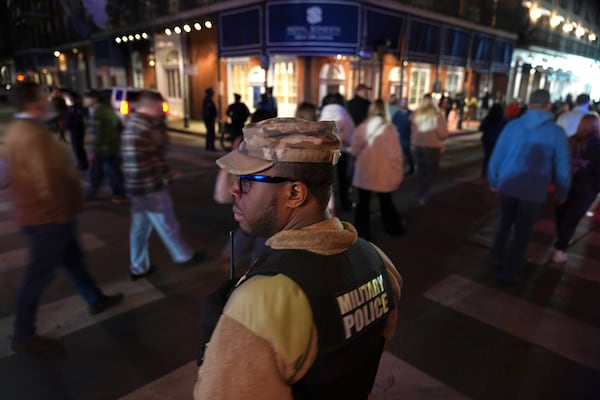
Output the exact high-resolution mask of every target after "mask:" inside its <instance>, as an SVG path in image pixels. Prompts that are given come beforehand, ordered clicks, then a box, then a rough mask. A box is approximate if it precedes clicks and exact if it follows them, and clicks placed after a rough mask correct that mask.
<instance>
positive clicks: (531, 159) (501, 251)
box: [488, 89, 571, 284]
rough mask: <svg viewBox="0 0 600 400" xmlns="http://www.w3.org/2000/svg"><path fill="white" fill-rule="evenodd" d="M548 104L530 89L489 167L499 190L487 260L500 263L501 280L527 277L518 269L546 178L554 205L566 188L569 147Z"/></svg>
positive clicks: (545, 93)
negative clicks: (525, 104) (526, 103)
mask: <svg viewBox="0 0 600 400" xmlns="http://www.w3.org/2000/svg"><path fill="white" fill-rule="evenodd" d="M551 108H552V103H550V93H549V92H548V91H547V90H543V89H540V90H536V91H535V92H533V93H532V94H531V97H530V99H529V109H528V111H527V112H526V113H525V114H523V116H522V117H520V118H517V119H515V120H513V121H510V122H509V123H508V124H506V127H505V128H504V130H503V131H502V134H501V135H500V138H499V139H498V142H497V143H496V146H495V148H494V152H493V153H492V158H491V159H490V162H489V165H488V180H489V185H490V189H491V190H492V191H497V192H498V193H499V194H500V218H499V220H498V225H497V227H496V234H495V236H494V242H493V245H492V249H491V251H490V254H489V257H488V259H489V261H490V262H491V263H492V264H494V265H498V266H501V267H502V272H501V274H500V277H499V279H500V281H501V282H502V283H506V284H511V283H515V282H518V281H521V280H523V279H525V275H524V273H523V272H522V271H520V270H519V269H520V267H521V264H522V263H523V261H524V257H525V252H526V250H527V244H528V243H529V237H530V235H531V230H532V229H533V225H534V223H535V221H536V220H537V218H538V215H539V213H540V210H541V209H542V206H543V204H544V202H545V200H546V196H547V194H548V185H549V184H550V182H554V185H555V187H556V191H555V198H556V201H557V202H558V203H562V202H564V201H565V199H566V197H567V193H568V191H569V184H570V180H571V174H570V171H571V167H570V165H569V145H568V143H567V136H566V135H565V133H564V131H563V130H562V128H561V127H559V126H558V125H557V124H555V123H554V120H553V115H552V113H551V112H550V109H551ZM511 230H514V232H513V235H512V240H511V242H510V244H509V245H508V246H507V244H508V240H509V237H510V236H511Z"/></svg>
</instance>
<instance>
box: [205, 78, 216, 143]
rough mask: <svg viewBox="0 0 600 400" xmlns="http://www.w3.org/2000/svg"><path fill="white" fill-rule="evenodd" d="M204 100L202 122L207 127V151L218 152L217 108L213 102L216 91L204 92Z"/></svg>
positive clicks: (211, 89)
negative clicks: (216, 142)
mask: <svg viewBox="0 0 600 400" xmlns="http://www.w3.org/2000/svg"><path fill="white" fill-rule="evenodd" d="M204 93H205V95H204V100H203V101H202V120H203V121H204V126H205V127H206V145H205V149H206V151H216V149H215V120H216V118H217V106H215V102H214V101H213V96H214V94H215V91H214V90H213V88H210V87H209V88H208V89H206V90H205V91H204Z"/></svg>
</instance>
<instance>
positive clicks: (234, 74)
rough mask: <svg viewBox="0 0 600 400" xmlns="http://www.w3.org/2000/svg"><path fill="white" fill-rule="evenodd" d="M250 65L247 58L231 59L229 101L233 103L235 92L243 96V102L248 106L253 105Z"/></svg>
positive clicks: (228, 75) (228, 74)
mask: <svg viewBox="0 0 600 400" xmlns="http://www.w3.org/2000/svg"><path fill="white" fill-rule="evenodd" d="M248 75H249V66H248V60H247V59H239V60H235V61H231V62H230V63H229V71H228V73H227V77H228V85H227V86H228V88H229V93H228V97H227V103H228V104H230V103H233V101H234V98H233V94H234V93H238V94H239V95H241V96H242V103H246V105H247V106H251V105H253V104H254V103H253V101H252V96H251V94H250V93H249V90H250V84H249V82H248ZM262 82H264V79H263V81H262Z"/></svg>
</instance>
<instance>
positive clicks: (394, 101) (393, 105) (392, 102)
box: [386, 93, 400, 121]
mask: <svg viewBox="0 0 600 400" xmlns="http://www.w3.org/2000/svg"><path fill="white" fill-rule="evenodd" d="M398 110H400V101H398V96H396V95H395V94H394V93H392V94H390V97H389V98H388V103H387V113H386V118H387V120H388V121H391V120H392V117H393V116H394V114H396V112H398Z"/></svg>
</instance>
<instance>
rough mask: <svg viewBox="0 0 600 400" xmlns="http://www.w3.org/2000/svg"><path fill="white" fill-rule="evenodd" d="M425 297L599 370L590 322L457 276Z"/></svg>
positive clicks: (598, 332)
mask: <svg viewBox="0 0 600 400" xmlns="http://www.w3.org/2000/svg"><path fill="white" fill-rule="evenodd" d="M424 296H425V297H426V298H427V299H429V300H431V301H434V302H436V303H439V304H442V305H444V306H446V307H449V308H451V309H453V310H455V311H458V312H461V313H463V314H465V315H467V316H469V317H471V318H474V319H476V320H478V321H481V322H484V323H486V324H488V325H491V326H493V327H495V328H497V329H500V330H502V331H505V332H507V333H509V334H511V335H513V336H516V337H518V338H521V339H523V340H526V341H528V342H530V343H533V344H535V345H538V346H540V347H543V348H546V349H548V350H550V351H552V352H554V353H556V354H559V355H561V356H563V357H565V358H568V359H570V360H573V361H575V362H578V363H579V364H582V365H586V366H588V367H590V368H593V369H595V370H599V371H600V357H599V354H600V342H598V337H600V329H598V328H596V327H594V326H592V325H590V324H588V323H585V322H582V321H578V320H575V319H572V318H569V317H567V316H565V315H563V314H560V313H558V312H556V311H554V310H550V309H545V308H543V307H540V306H538V305H536V304H532V303H529V302H527V301H524V300H522V299H519V298H516V297H513V296H510V295H508V294H506V293H503V292H501V291H499V290H496V289H492V288H489V287H486V286H483V285H480V284H478V283H476V282H473V281H471V280H469V279H467V278H464V277H461V276H458V275H450V276H449V277H448V278H446V279H444V280H443V281H441V282H439V283H438V284H436V285H435V286H433V287H432V288H431V289H429V290H427V292H425V294H424ZM498 310H502V311H501V312H499V311H498Z"/></svg>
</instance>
